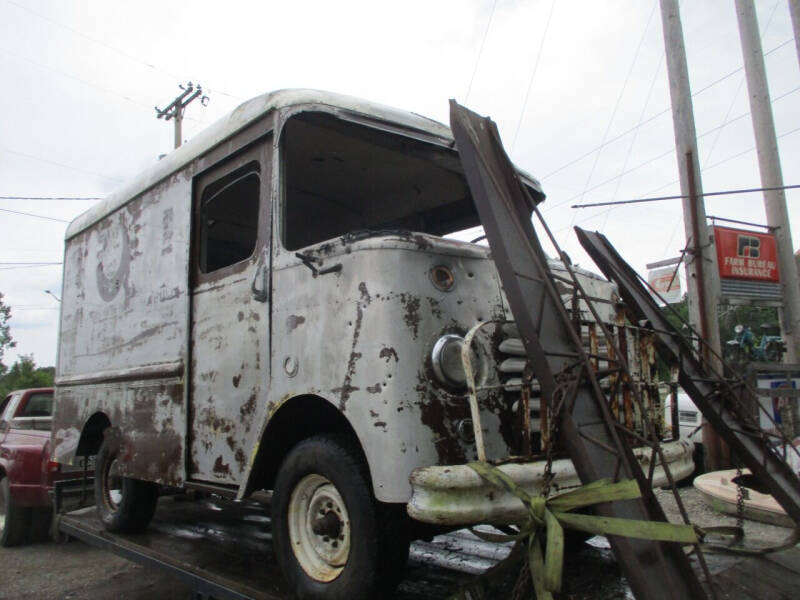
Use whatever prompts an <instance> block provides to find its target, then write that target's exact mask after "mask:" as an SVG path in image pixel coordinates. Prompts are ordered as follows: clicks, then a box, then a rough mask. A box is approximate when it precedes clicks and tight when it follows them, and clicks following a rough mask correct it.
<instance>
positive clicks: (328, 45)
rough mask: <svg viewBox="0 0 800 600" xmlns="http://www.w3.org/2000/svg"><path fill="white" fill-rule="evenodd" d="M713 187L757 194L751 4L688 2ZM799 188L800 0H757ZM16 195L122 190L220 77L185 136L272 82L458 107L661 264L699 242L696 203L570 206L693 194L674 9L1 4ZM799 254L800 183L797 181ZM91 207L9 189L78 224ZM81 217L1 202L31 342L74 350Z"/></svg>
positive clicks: (555, 189) (38, 354) (8, 179)
mask: <svg viewBox="0 0 800 600" xmlns="http://www.w3.org/2000/svg"><path fill="white" fill-rule="evenodd" d="M682 4H683V6H682V15H681V16H682V19H683V25H684V37H685V39H686V46H687V52H688V61H689V71H690V76H691V85H692V91H693V93H695V97H694V108H695V119H696V123H697V131H698V135H699V136H700V139H699V145H700V164H701V167H702V169H703V172H702V177H703V187H704V189H705V191H706V192H711V191H718V190H728V189H735V188H749V187H759V186H760V181H759V176H758V167H757V163H756V153H755V150H754V149H753V147H754V140H753V134H752V125H751V121H750V117H749V114H748V111H749V105H748V101H747V91H746V86H745V83H744V73H743V70H742V53H741V49H740V46H739V34H738V29H737V23H736V13H735V9H734V5H733V1H732V0H709V1H703V2H699V1H694V2H689V1H686V2H683V3H682ZM756 4H757V10H758V18H759V24H760V27H761V31H762V43H763V46H764V51H765V53H767V55H766V65H767V71H768V77H769V86H770V93H771V96H772V100H773V111H774V115H775V123H776V129H777V133H778V136H779V146H780V151H781V160H782V166H783V176H784V182H785V183H786V184H787V185H790V184H798V183H800V177H798V172H797V171H798V165H800V102H798V100H799V99H800V69H798V60H797V52H796V49H795V45H794V42H793V34H792V27H791V22H790V19H789V12H788V5H787V1H786V0H758V1H757V2H756ZM0 81H1V82H2V88H0V89H2V94H0V196H29V197H30V196H80V197H89V198H93V197H103V196H105V195H107V194H108V193H109V192H111V191H112V190H114V189H115V187H117V186H119V185H120V184H122V183H123V182H124V181H126V180H127V179H129V178H131V177H133V176H135V175H136V174H137V173H138V172H139V171H141V170H142V169H143V168H145V167H147V166H148V165H150V164H152V163H153V162H154V161H156V160H157V157H158V155H159V154H161V153H165V152H169V151H170V149H171V148H172V135H173V134H172V125H171V124H167V123H165V122H164V121H160V120H157V119H156V117H155V111H154V109H153V106H154V105H159V106H164V105H165V104H168V103H169V102H170V101H171V100H172V98H174V97H175V95H176V94H177V93H178V92H179V91H180V90H179V89H178V87H177V86H178V84H179V83H185V82H186V81H193V82H198V83H200V84H202V85H203V88H204V90H205V91H206V92H207V94H208V96H209V98H210V102H209V104H208V106H207V107H205V108H204V107H201V106H200V104H199V103H195V104H193V105H192V106H191V107H190V109H189V110H188V116H187V121H186V123H185V128H184V137H185V138H191V137H192V136H193V135H195V134H196V133H197V132H198V131H200V130H201V129H202V128H203V127H205V126H207V125H208V124H210V123H211V122H213V121H214V120H216V119H217V118H219V117H221V116H223V115H224V114H226V113H228V112H229V111H231V110H232V109H233V108H235V107H236V106H237V105H238V104H239V103H240V102H242V101H244V100H246V99H248V98H251V97H253V96H255V95H258V94H261V93H263V92H266V91H270V90H274V89H279V88H288V87H309V88H317V89H323V90H331V91H335V92H341V93H346V94H352V95H355V96H360V97H363V98H366V99H369V100H375V101H378V102H382V103H385V104H389V105H392V106H396V107H398V108H402V109H406V110H411V111H414V112H418V113H420V114H423V115H426V116H429V117H432V118H434V119H437V120H439V121H443V122H447V119H448V104H447V100H448V99H449V98H456V99H457V100H459V101H460V102H462V103H465V104H466V105H468V106H469V107H470V108H472V109H474V110H476V111H478V112H480V113H481V114H485V115H489V116H491V117H492V118H493V119H494V120H495V121H496V122H497V123H498V125H499V128H500V131H501V134H502V136H503V141H504V143H505V145H506V148H507V150H508V151H509V153H510V154H511V156H512V158H513V159H514V160H515V162H516V163H517V164H518V165H519V166H520V167H522V168H523V169H525V170H526V171H528V172H530V173H531V174H533V175H535V176H537V177H538V178H539V179H540V180H541V181H542V184H543V186H544V189H545V192H546V193H547V201H546V203H545V204H544V205H543V210H544V214H545V217H546V218H547V219H548V222H549V224H550V226H551V228H552V229H553V230H554V231H555V232H556V234H557V236H558V238H559V240H560V241H561V243H563V244H564V248H565V249H566V250H567V252H569V253H570V255H571V256H572V257H573V260H574V261H576V262H579V263H581V264H582V265H583V266H586V267H590V268H594V267H593V265H591V263H590V261H589V260H588V259H587V258H585V257H584V256H583V255H582V252H581V251H580V250H579V245H578V243H577V241H576V240H575V236H574V235H573V234H570V231H571V225H575V224H578V225H580V226H582V227H585V228H590V229H597V230H600V231H602V232H604V233H605V234H606V235H607V236H608V237H609V238H610V240H611V242H612V243H614V244H615V245H616V246H617V248H618V249H619V251H620V252H621V254H622V255H623V256H624V257H626V258H627V259H628V260H629V261H630V262H631V263H632V264H633V266H634V267H635V268H637V269H638V270H639V271H640V272H642V273H644V270H645V268H644V265H645V264H646V263H648V262H652V261H655V260H659V259H663V258H668V257H673V256H677V254H678V252H679V250H680V249H681V248H682V247H683V245H684V243H685V241H684V238H683V225H682V216H681V205H680V201H669V202H661V203H653V204H647V205H634V206H629V207H624V208H616V209H614V210H611V211H609V210H608V209H597V208H595V209H583V210H574V209H571V208H569V206H570V205H571V204H575V203H577V202H579V201H582V202H600V201H608V200H622V199H629V198H636V197H648V196H655V195H659V196H660V195H666V194H673V193H679V189H678V184H677V179H678V175H677V162H676V158H675V153H674V137H673V130H672V120H671V115H670V112H669V106H670V103H669V91H668V83H667V76H666V67H665V61H664V44H663V40H662V29H661V18H660V10H659V8H658V1H657V0H626V1H602V2H598V1H585V2H580V1H577V0H576V1H572V2H567V1H564V0H562V1H561V2H554V0H497V1H496V2H494V1H493V0H452V1H437V0H425V1H414V0H405V1H404V2H384V1H380V0H370V1H366V2H356V1H349V0H339V1H338V2H329V1H328V2H312V1H299V0H298V1H293V2H292V1H287V0H283V1H281V2H270V1H264V0H262V1H259V2H255V1H253V2H236V1H232V0H228V1H227V2H224V3H223V2H198V1H192V2H189V1H185V2H163V1H159V2H150V1H145V0H140V1H138V2H109V1H108V0H103V1H88V0H83V1H80V2H73V1H67V0H61V1H57V0H41V1H40V0H27V1H26V0H0ZM787 197H788V203H789V213H790V215H791V218H792V223H791V226H792V234H793V240H794V247H795V248H797V247H798V240H800V193H799V192H798V191H790V192H788V193H787ZM91 204H92V201H55V200H50V201H45V200H20V201H17V200H7V199H0V209H4V210H13V211H20V212H26V213H32V214H37V215H42V216H46V217H50V218H51V219H61V220H64V221H68V220H70V219H72V218H74V217H75V216H77V215H78V214H80V213H81V212H83V211H84V210H86V209H87V208H89V206H91ZM706 210H707V213H708V214H709V215H716V216H721V217H727V218H733V219H741V220H745V221H752V222H756V223H764V222H765V216H764V207H763V201H762V198H761V196H760V194H752V195H743V196H729V197H722V198H717V199H708V200H707V202H706ZM65 228H66V223H64V222H61V221H58V220H46V219H41V218H35V217H31V216H24V215H18V214H12V213H9V212H0V263H2V264H0V292H3V293H4V294H5V296H6V297H5V301H6V302H7V303H8V304H10V305H11V307H12V315H13V316H12V319H11V333H12V336H13V337H14V339H15V340H16V341H17V348H16V349H14V351H12V352H10V353H9V354H8V355H7V356H6V361H5V362H6V364H11V362H13V360H15V358H16V357H17V356H18V355H19V354H31V353H32V354H34V356H35V360H36V362H37V364H39V365H40V366H46V365H52V364H54V363H55V348H56V337H57V329H58V303H57V302H56V300H55V299H53V298H52V297H50V296H48V295H47V294H45V293H44V290H51V291H53V292H55V294H56V295H59V296H60V290H61V266H60V265H58V264H54V265H36V266H33V265H28V266H21V265H19V264H11V263H33V262H35V263H60V262H61V260H62V255H63V235H64V231H65Z"/></svg>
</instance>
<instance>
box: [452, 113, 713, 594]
mask: <svg viewBox="0 0 800 600" xmlns="http://www.w3.org/2000/svg"><path fill="white" fill-rule="evenodd" d="M450 126H451V129H452V131H453V135H454V137H455V140H456V146H457V147H458V150H459V154H460V157H461V161H462V163H463V165H464V172H465V175H466V178H467V182H468V184H469V187H470V190H471V192H472V197H473V201H474V202H475V206H476V208H477V210H478V213H479V215H480V219H481V223H482V225H483V227H484V231H485V233H486V237H487V239H488V241H489V246H490V247H491V250H492V257H493V259H494V261H495V264H496V265H497V269H498V272H499V274H500V278H501V281H502V283H503V287H504V289H505V292H506V296H507V298H508V302H509V305H510V307H511V311H512V313H513V315H514V320H515V322H516V324H517V327H518V330H519V333H520V336H521V338H522V342H523V345H524V346H525V350H526V353H527V358H528V361H529V364H530V366H531V367H532V369H533V372H534V374H535V377H536V380H537V381H538V382H539V385H540V386H541V391H542V398H543V400H545V401H546V402H547V403H548V404H549V406H550V407H551V414H553V415H555V414H558V418H559V419H560V429H561V435H562V440H563V441H564V443H565V446H566V448H567V450H568V452H569V454H570V456H571V458H572V461H573V463H574V464H575V468H576V470H577V472H578V475H579V477H580V478H581V481H583V482H584V483H588V482H591V481H595V480H597V479H601V478H605V477H608V478H611V479H612V480H615V481H616V480H621V479H636V480H637V482H638V483H639V487H640V488H641V490H642V494H643V497H642V498H640V499H637V500H627V501H624V502H612V503H606V504H605V505H601V506H599V507H598V508H597V512H598V513H600V514H601V515H603V516H607V517H622V518H633V519H641V520H652V521H666V517H665V516H664V513H663V511H662V510H661V507H660V505H659V504H658V501H657V500H656V499H655V496H654V495H653V493H652V489H651V488H650V486H649V485H648V483H647V478H646V476H645V474H644V473H643V472H642V469H641V467H640V466H639V464H638V462H637V461H636V459H635V458H634V456H633V452H632V450H631V448H630V446H629V445H628V443H627V442H626V441H625V440H623V439H621V437H620V435H619V434H618V432H617V425H616V424H615V419H614V417H613V415H612V414H611V411H610V408H609V406H608V402H607V400H606V398H605V396H604V394H603V392H602V390H601V388H600V385H599V383H598V380H597V377H596V375H595V372H594V369H593V368H592V364H591V360H590V358H589V357H588V356H587V354H586V353H585V352H584V350H583V347H582V343H581V339H580V334H579V333H578V332H576V331H575V328H574V323H573V321H572V319H571V318H570V316H569V314H568V313H567V311H566V309H565V308H564V306H563V304H562V301H561V297H560V294H559V292H558V291H557V289H556V287H555V283H554V281H555V280H554V276H553V274H552V273H551V272H550V269H549V267H548V265H547V257H546V255H545V253H544V251H543V249H542V247H541V244H540V243H539V240H538V238H537V235H536V232H535V230H534V228H533V225H532V223H531V213H532V212H533V210H534V209H535V206H536V200H534V199H532V198H531V196H530V195H529V194H528V193H527V191H526V190H525V189H524V187H523V184H522V182H521V181H520V179H519V177H518V176H517V174H516V171H515V170H514V168H513V166H512V165H511V162H510V160H509V159H508V156H507V155H506V153H505V151H504V150H503V147H502V143H501V142H500V136H499V134H498V132H497V128H496V126H495V125H494V123H493V122H492V121H491V120H489V119H485V118H482V117H480V116H478V115H476V114H475V113H472V112H471V111H469V110H467V109H465V108H464V107H462V106H460V105H459V104H457V103H456V102H455V101H451V103H450ZM541 199H543V198H538V199H537V200H541ZM581 299H583V300H584V301H585V302H586V303H587V304H589V305H590V304H591V299H590V298H588V297H587V296H586V295H585V294H583V295H582V298H581ZM559 407H563V410H560V411H559ZM609 541H610V542H611V546H612V548H613V550H614V552H615V554H616V556H617V559H618V561H619V563H620V565H621V566H622V568H623V570H624V571H625V575H626V577H627V578H628V581H629V582H630V585H631V589H632V591H633V592H634V594H635V596H636V597H637V598H639V599H651V598H675V599H678V598H705V597H706V594H705V592H704V591H703V588H702V586H701V585H700V582H699V581H698V579H697V577H696V575H695V574H694V572H693V571H692V569H691V566H690V564H689V561H688V559H687V558H686V556H685V555H684V554H683V552H682V551H681V548H680V547H679V546H678V545H676V544H669V543H665V542H653V541H648V540H634V539H630V538H620V537H615V536H611V539H610V540H609Z"/></svg>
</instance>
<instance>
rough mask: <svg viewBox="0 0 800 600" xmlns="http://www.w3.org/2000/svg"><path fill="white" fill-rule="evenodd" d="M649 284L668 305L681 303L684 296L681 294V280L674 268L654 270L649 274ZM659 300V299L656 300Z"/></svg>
mask: <svg viewBox="0 0 800 600" xmlns="http://www.w3.org/2000/svg"><path fill="white" fill-rule="evenodd" d="M647 282H648V283H649V284H650V286H651V287H652V288H653V290H655V291H656V292H658V293H659V294H660V295H661V297H662V298H663V299H664V300H665V301H666V302H667V304H673V303H674V302H680V301H681V298H682V297H683V294H682V292H681V278H680V277H679V275H678V273H676V272H675V268H674V267H665V268H662V269H653V270H652V271H648V272H647ZM656 299H657V300H658V298H656Z"/></svg>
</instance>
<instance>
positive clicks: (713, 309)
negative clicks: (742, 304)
mask: <svg viewBox="0 0 800 600" xmlns="http://www.w3.org/2000/svg"><path fill="white" fill-rule="evenodd" d="M660 3H661V25H662V27H663V29H664V46H665V50H666V55H667V73H668V76H669V95H670V99H671V101H672V123H673V128H674V130H675V151H676V154H677V159H678V173H679V175H680V186H681V194H682V195H683V196H684V198H683V200H682V203H683V219H684V230H685V232H686V240H687V244H686V246H687V249H686V255H687V262H686V284H687V288H688V303H689V318H690V320H691V322H692V325H693V326H694V327H695V328H696V329H697V330H698V331H699V332H700V335H701V336H702V338H703V339H704V340H705V343H707V344H708V346H705V345H703V346H701V350H702V351H703V356H704V358H705V360H706V361H707V362H708V363H709V364H710V365H711V366H712V368H713V369H714V370H715V371H716V372H717V373H720V374H721V373H722V365H721V364H720V362H719V360H718V359H717V358H716V356H714V354H712V353H711V352H710V350H713V351H714V352H716V354H717V355H720V354H721V348H720V340H719V323H718V322H717V302H718V300H717V297H718V290H719V273H718V271H717V256H716V252H715V251H714V248H713V247H712V245H711V238H710V236H709V233H708V228H707V227H706V209H705V202H704V201H703V186H702V182H701V180H700V163H699V160H698V154H697V134H696V131H695V125H694V112H693V108H692V92H691V87H690V85H689V67H688V65H687V63H686V48H685V46H684V43H683V27H682V25H681V15H680V10H679V8H678V2H677V0H660ZM706 425H707V424H706ZM703 445H704V447H705V449H706V464H707V465H708V467H709V469H710V470H719V469H722V468H725V467H727V466H728V464H729V462H730V451H729V449H728V447H727V445H726V444H725V443H724V442H723V441H722V439H721V438H720V437H719V436H718V435H717V433H716V432H715V431H714V430H713V429H712V428H711V427H710V426H708V425H707V426H706V427H703Z"/></svg>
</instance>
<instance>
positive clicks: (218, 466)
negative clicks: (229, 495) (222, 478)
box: [214, 456, 231, 475]
mask: <svg viewBox="0 0 800 600" xmlns="http://www.w3.org/2000/svg"><path fill="white" fill-rule="evenodd" d="M214 473H217V474H218V475H230V474H231V466H230V465H229V464H228V463H224V462H222V456H218V457H217V460H215V461H214Z"/></svg>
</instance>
